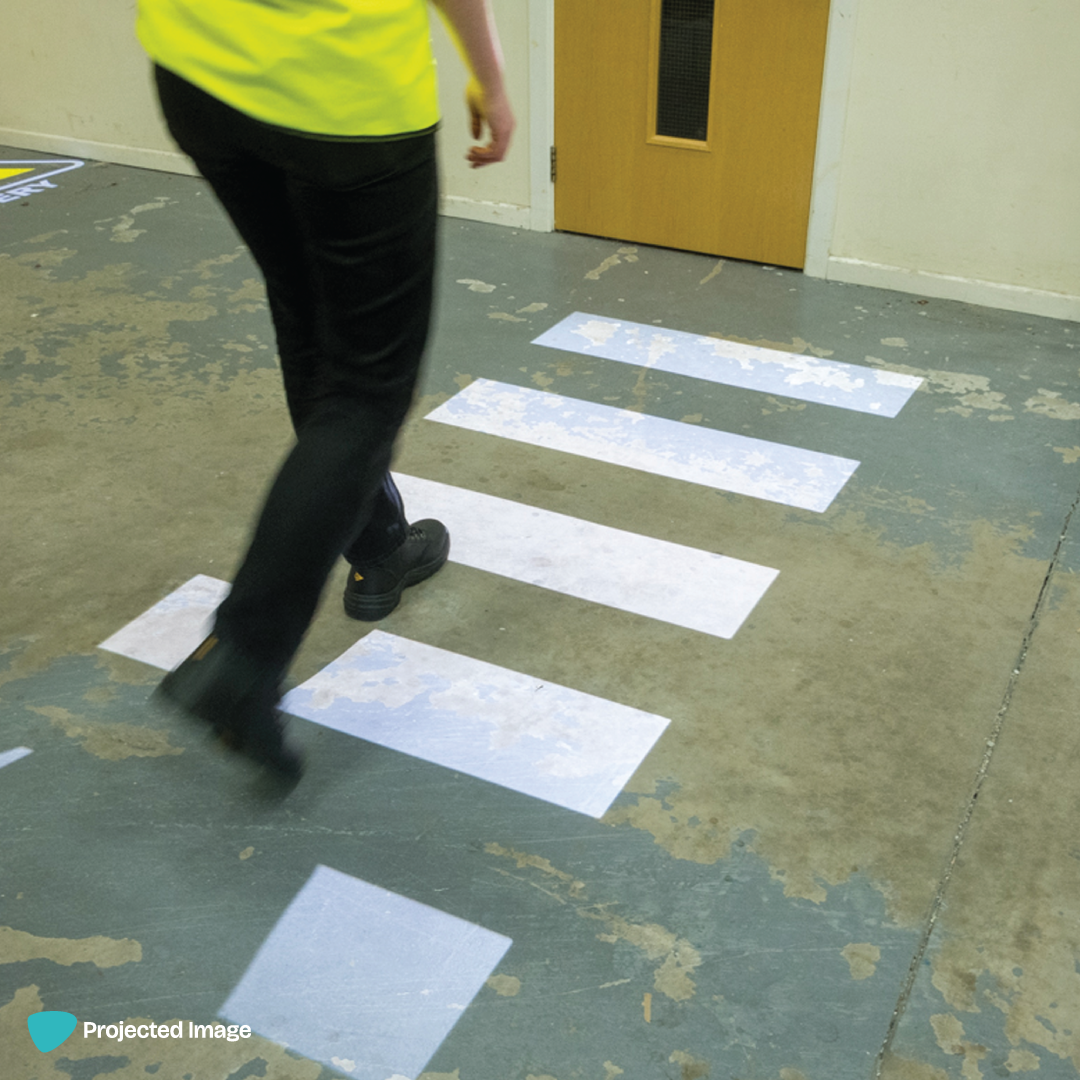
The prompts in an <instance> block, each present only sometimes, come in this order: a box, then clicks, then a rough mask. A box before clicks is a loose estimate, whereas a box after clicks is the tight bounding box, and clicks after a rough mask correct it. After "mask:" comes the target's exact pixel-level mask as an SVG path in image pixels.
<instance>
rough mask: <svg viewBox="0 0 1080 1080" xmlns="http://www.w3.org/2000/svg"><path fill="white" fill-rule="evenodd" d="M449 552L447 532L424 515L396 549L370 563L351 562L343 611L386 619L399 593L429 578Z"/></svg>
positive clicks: (363, 617)
mask: <svg viewBox="0 0 1080 1080" xmlns="http://www.w3.org/2000/svg"><path fill="white" fill-rule="evenodd" d="M449 554H450V534H449V533H448V532H447V531H446V526H445V525H443V523H442V522H441V521H435V520H434V518H426V519H425V520H423V521H418V522H417V523H416V524H415V525H410V526H409V535H408V536H407V537H406V538H405V542H404V543H403V544H402V545H401V547H399V548H398V549H397V550H396V551H394V552H392V553H391V554H390V555H387V556H386V557H385V558H383V559H380V560H379V561H378V562H375V563H371V564H370V565H355V564H354V565H353V567H352V569H351V570H350V571H349V580H348V581H347V582H346V584H345V614H346V615H348V616H349V617H350V618H353V619H361V620H363V621H364V622H375V621H376V620H378V619H385V618H386V616H387V615H389V614H390V612H391V611H393V610H394V608H396V607H397V606H398V601H399V600H401V594H402V592H403V591H404V590H405V589H406V588H408V586H410V585H416V584H417V583H419V582H421V581H423V580H424V579H425V578H429V577H431V575H432V574H434V573H435V571H436V570H438V569H439V568H440V567H441V566H442V565H443V563H445V562H446V559H447V557H448V556H449Z"/></svg>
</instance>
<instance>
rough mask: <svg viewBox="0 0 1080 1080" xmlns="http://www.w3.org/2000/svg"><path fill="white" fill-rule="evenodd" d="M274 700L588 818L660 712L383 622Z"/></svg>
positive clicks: (620, 783)
mask: <svg viewBox="0 0 1080 1080" xmlns="http://www.w3.org/2000/svg"><path fill="white" fill-rule="evenodd" d="M282 707H283V708H284V709H285V710H286V711H287V712H289V713H291V714H292V715H293V716H302V717H304V718H305V719H307V720H312V721H314V722H315V723H317V724H322V725H323V726H324V727H329V728H333V729H334V730H336V731H342V732H345V733H346V734H347V735H354V736H356V737H358V738H362V739H367V740H368V741H369V742H374V743H378V744H379V745H380V746H387V747H390V748H391V749H393V750H398V751H400V752H401V753H404V754H410V755H412V756H413V757H417V758H422V759H423V760H424V761H431V762H434V763H435V764H437V765H443V766H445V767H446V768H448V769H453V770H455V771H457V772H463V773H467V774H468V775H469V776H475V777H478V778H479V779H481V780H487V781H489V782H491V783H493V784H499V785H500V786H502V787H505V788H510V789H511V790H513V791H520V792H522V793H523V794H526V795H531V796H532V797H534V798H537V799H543V800H544V801H545V802H549V803H554V804H556V805H557V806H564V807H566V808H567V809H570V810H576V811H577V812H578V813H581V814H588V815H590V816H591V817H597V818H598V817H600V816H602V815H603V813H604V812H605V811H606V810H607V809H608V807H609V806H610V805H611V803H612V801H613V800H614V798H615V796H616V795H618V793H619V792H620V791H621V790H622V789H623V787H625V786H626V783H627V782H628V781H629V779H630V777H631V776H632V775H633V773H634V772H635V770H636V769H637V768H638V766H639V765H640V764H641V762H642V760H643V759H644V757H645V755H646V754H647V753H648V752H649V750H651V749H652V746H653V744H654V743H655V742H656V740H657V739H658V738H659V737H660V734H661V733H662V732H663V730H664V728H665V727H667V724H668V721H667V720H666V719H664V718H663V717H661V716H655V715H653V714H652V713H647V712H642V711H641V710H639V709H632V708H628V707H627V706H625V705H618V704H616V703H615V702H611V701H606V700H604V699H603V698H598V697H594V696H592V695H591V694H584V693H581V692H580V691H578V690H572V689H570V688H569V687H565V686H559V685H556V684H555V683H550V682H544V681H542V680H540V679H535V678H533V677H531V676H529V675H523V674H520V673H519V672H516V671H509V670H508V669H506V668H501V667H496V666H495V665H494V664H488V663H484V662H483V661H480V660H473V659H471V658H469V657H466V656H459V655H458V654H457V653H452V652H447V651H446V650H444V649H437V648H434V647H433V646H431V645H423V644H420V643H419V642H415V641H409V640H407V639H405V638H400V637H395V636H394V635H393V634H387V633H384V632H383V631H381V630H375V631H373V632H372V633H370V634H368V636H367V637H365V638H363V639H362V640H360V641H359V642H357V643H356V645H354V646H353V647H352V648H351V649H349V650H348V651H347V652H346V653H344V654H343V655H342V656H340V657H338V659H337V660H335V661H334V662H333V663H332V664H330V665H328V666H327V667H325V668H323V670H322V671H320V672H319V673H318V674H317V675H315V676H314V677H313V678H311V679H308V681H307V682H306V683H304V684H303V685H302V686H299V687H297V688H296V689H295V690H292V691H290V692H289V694H288V695H287V696H286V698H285V700H284V702H283V704H282Z"/></svg>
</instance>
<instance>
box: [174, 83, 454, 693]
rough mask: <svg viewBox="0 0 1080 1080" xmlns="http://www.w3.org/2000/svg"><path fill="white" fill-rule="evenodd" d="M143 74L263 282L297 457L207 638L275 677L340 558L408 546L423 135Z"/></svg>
mask: <svg viewBox="0 0 1080 1080" xmlns="http://www.w3.org/2000/svg"><path fill="white" fill-rule="evenodd" d="M155 74H156V78H157V86H158V94H159V97H160V100H161V105H162V109H163V111H164V114H165V119H166V122H167V123H168V126H169V130H170V131H171V132H172V135H173V137H174V138H175V139H176V141H177V143H178V144H179V146H180V147H181V149H182V150H183V151H184V152H185V153H186V154H188V155H189V156H190V157H191V159H192V160H193V161H194V162H195V165H196V166H197V167H198V169H199V171H200V172H201V173H202V175H203V176H204V177H205V178H206V179H207V180H208V181H209V183H210V185H211V187H212V188H213V190H214V193H215V194H216V196H217V197H218V199H219V200H220V201H221V204H222V206H224V208H225V210H226V212H227V213H228V214H229V217H230V218H232V221H233V223H234V225H235V226H236V229H237V231H238V232H239V233H240V236H241V238H242V239H243V241H244V243H246V244H247V246H248V248H249V249H250V251H251V253H252V255H253V256H254V258H255V260H256V262H257V263H258V265H259V268H260V270H261V271H262V274H263V277H264V278H265V281H266V291H267V297H268V300H269V304H270V312H271V315H272V318H273V321H274V329H275V332H276V335H277V345H278V353H279V355H280V359H281V370H282V376H283V379H284V384H285V394H286V399H287V402H288V407H289V413H290V416H291V418H292V422H293V427H294V429H295V432H296V444H295V446H294V447H293V449H292V450H291V452H290V453H289V454H288V456H287V457H286V459H285V461H284V463H283V464H282V466H281V469H280V471H279V472H278V474H277V477H276V478H275V480H274V482H273V484H272V486H271V488H270V491H269V494H268V495H267V498H266V502H265V504H264V506H263V509H262V512H261V514H260V516H259V520H258V523H257V524H256V527H255V530H254V534H253V536H252V540H251V544H250V547H249V549H248V552H247V554H246V556H245V557H244V560H243V562H242V564H241V566H240V568H239V570H238V571H237V573H236V576H235V580H234V582H233V587H232V590H231V592H230V594H229V596H228V597H227V599H226V600H225V601H224V602H223V603H222V605H221V607H220V608H219V609H218V611H217V615H216V618H215V633H217V634H218V635H219V636H221V637H224V638H227V639H228V640H230V641H231V642H232V643H233V644H235V645H236V646H237V648H239V649H240V650H241V651H243V652H245V653H247V654H249V655H250V656H251V657H252V658H253V659H256V660H258V661H260V662H261V663H265V665H266V666H267V668H268V669H272V670H274V671H277V672H279V673H280V672H283V671H284V669H285V667H286V666H287V665H288V663H289V661H290V660H291V659H292V656H293V654H294V653H295V652H296V649H297V648H298V647H299V645H300V641H301V639H302V638H303V635H304V632H305V631H306V629H307V627H308V624H309V623H310V621H311V619H312V616H313V615H314V613H315V608H316V605H317V604H318V600H319V596H320V594H321V592H322V588H323V586H324V584H325V583H326V579H327V577H328V575H329V573H330V571H331V569H332V568H333V566H334V563H335V561H336V560H337V558H338V557H339V556H340V555H342V554H344V555H345V557H346V558H347V559H349V560H350V561H351V562H357V563H363V562H371V561H374V560H376V559H378V558H380V557H381V556H383V555H385V554H389V553H390V552H391V551H393V550H394V548H396V547H397V546H398V545H399V544H400V543H401V542H402V541H403V540H404V539H405V536H406V530H407V525H406V522H405V516H404V511H403V509H402V505H401V497H400V495H399V494H398V492H397V489H396V488H395V487H394V483H393V481H392V479H391V478H390V473H389V467H390V458H391V454H392V451H393V445H394V440H395V437H396V436H397V433H398V430H399V428H400V427H401V424H402V421H403V420H404V418H405V414H406V412H407V411H408V408H409V405H410V403H411V400H412V395H413V390H414V387H415V384H416V379H417V375H418V373H419V368H420V361H421V357H422V354H423V350H424V345H425V342H426V339H427V333H428V326H429V321H430V313H431V304H432V284H433V275H434V263H435V227H436V214H437V206H438V181H437V176H436V166H435V141H434V138H435V137H434V133H431V132H427V133H423V134H420V135H413V136H409V137H406V138H401V139H397V140H392V141H373V142H365V141H338V140H329V139H320V138H311V137H307V136H304V135H302V134H297V133H294V132H291V131H287V130H283V129H279V128H275V127H272V126H270V125H267V124H263V123H261V122H259V121H257V120H255V119H253V118H251V117H249V116H247V115H245V114H243V113H241V112H238V111H237V110H235V109H233V108H231V107H229V106H228V105H225V104H224V103H223V102H221V101H219V100H218V99H216V98H214V97H212V96H210V95H209V94H206V93H204V92H203V91H201V90H199V89H198V88H197V87H194V86H192V85H191V84H190V83H188V82H186V81H185V80H183V79H180V78H179V77H178V76H176V75H174V74H173V73H171V72H169V71H166V70H165V69H163V68H160V67H158V68H157V69H156V73H155Z"/></svg>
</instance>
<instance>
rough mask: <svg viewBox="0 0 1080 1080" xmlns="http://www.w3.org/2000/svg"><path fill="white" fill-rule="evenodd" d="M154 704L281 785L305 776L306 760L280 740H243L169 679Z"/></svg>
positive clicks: (157, 692) (157, 691) (160, 686)
mask: <svg viewBox="0 0 1080 1080" xmlns="http://www.w3.org/2000/svg"><path fill="white" fill-rule="evenodd" d="M151 701H153V702H154V704H156V705H157V706H158V707H159V708H162V709H164V711H166V712H168V713H171V714H172V715H174V716H178V717H180V718H181V719H183V720H185V721H187V723H188V724H190V725H191V726H192V727H196V728H200V729H201V730H203V731H204V732H207V733H208V734H209V735H210V736H211V737H212V738H213V740H214V741H215V742H217V743H218V744H219V745H220V746H222V747H224V749H226V750H227V751H228V752H229V753H231V754H233V755H235V756H236V757H239V758H243V759H244V760H245V761H247V762H248V763H249V764H251V765H254V766H256V767H258V768H260V769H262V770H264V771H265V772H266V773H267V774H268V775H269V776H271V777H273V778H274V779H275V780H277V781H278V782H279V783H283V784H287V785H290V786H292V785H295V784H296V783H297V782H298V781H299V780H300V778H301V777H302V776H303V774H304V762H303V758H302V757H301V756H300V755H299V754H298V753H297V752H296V751H295V750H293V749H292V747H290V746H289V745H288V744H287V743H286V742H285V741H284V737H283V736H282V738H281V745H280V746H278V745H268V744H267V743H266V741H265V740H260V739H259V738H258V737H257V736H256V737H255V738H252V737H251V736H250V735H249V736H248V738H246V739H245V738H243V737H242V736H241V735H240V734H239V733H238V732H236V731H234V730H232V729H231V728H229V727H228V725H227V724H225V723H223V722H222V721H221V720H220V719H219V718H216V717H214V716H213V715H212V713H213V711H214V710H206V709H202V708H193V707H192V706H191V704H190V703H189V702H188V701H185V700H184V697H183V695H182V694H178V693H176V691H175V690H174V689H173V688H172V687H171V686H170V684H169V681H168V676H166V678H165V680H164V681H163V682H162V683H159V684H158V686H157V687H156V689H155V690H154V692H153V694H152V695H151Z"/></svg>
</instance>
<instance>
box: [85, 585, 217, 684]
mask: <svg viewBox="0 0 1080 1080" xmlns="http://www.w3.org/2000/svg"><path fill="white" fill-rule="evenodd" d="M228 592H229V583H228V582H227V581H219V580H218V579H217V578H212V577H207V576H206V575H205V574H197V575H196V576H195V577H193V578H192V579H191V580H190V581H187V582H185V583H184V584H183V585H181V586H180V588H179V589H177V590H176V591H175V592H171V593H169V595H168V596H166V597H165V599H164V600H159V601H158V602H157V603H156V604H155V605H154V606H153V607H152V608H150V610H149V611H145V612H143V614H142V615H140V616H139V617H138V618H137V619H134V620H132V621H131V622H129V623H128V624H127V626H125V627H123V628H122V629H120V630H117V631H116V633H115V634H113V635H112V637H110V638H109V639H108V640H107V641H103V642H102V643H101V646H100V647H101V648H102V649H107V650H108V651H109V652H114V653H118V654H119V655H120V656H128V657H130V658H131V659H132V660H141V661H142V662H143V663H144V664H152V665H153V666H154V667H159V668H162V669H163V670H165V671H171V670H172V669H173V668H174V667H176V666H177V664H179V663H180V661H181V660H183V659H184V657H186V656H187V655H188V654H190V653H192V652H194V650H195V649H197V648H198V646H199V642H201V641H202V640H203V638H205V637H206V635H207V634H208V633H210V626H211V623H212V620H213V615H214V611H215V609H216V608H217V606H218V604H220V603H221V601H222V600H224V599H225V597H226V596H227V595H228Z"/></svg>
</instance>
